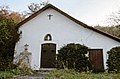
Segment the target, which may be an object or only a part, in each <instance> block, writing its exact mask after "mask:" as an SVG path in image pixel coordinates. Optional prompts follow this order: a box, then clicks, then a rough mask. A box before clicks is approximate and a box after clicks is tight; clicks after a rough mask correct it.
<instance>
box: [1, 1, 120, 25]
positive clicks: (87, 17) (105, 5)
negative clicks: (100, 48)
mask: <svg viewBox="0 0 120 79" xmlns="http://www.w3.org/2000/svg"><path fill="white" fill-rule="evenodd" d="M41 1H42V2H43V1H47V0H0V6H3V5H8V6H9V8H10V10H13V11H19V12H23V11H26V10H28V8H27V6H28V5H29V4H30V3H40V2H41ZM49 1H50V3H51V4H53V5H55V6H56V7H58V8H59V9H61V10H63V11H65V12H66V13H68V14H69V15H71V16H73V17H75V18H76V19H78V20H80V21H82V22H84V23H86V24H88V25H98V24H99V25H104V24H105V22H104V21H105V20H106V19H107V17H108V16H109V15H110V14H111V13H112V12H116V11H118V10H119V9H120V0H49Z"/></svg>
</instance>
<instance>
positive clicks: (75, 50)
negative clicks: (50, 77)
mask: <svg viewBox="0 0 120 79" xmlns="http://www.w3.org/2000/svg"><path fill="white" fill-rule="evenodd" d="M87 52H88V47H86V46H84V45H80V44H74V43H70V44H67V45H66V46H64V47H62V48H61V49H60V50H59V51H58V55H57V61H58V62H57V63H58V64H57V68H67V69H75V70H77V71H87V70H88V69H89V60H88V57H86V55H85V54H87Z"/></svg>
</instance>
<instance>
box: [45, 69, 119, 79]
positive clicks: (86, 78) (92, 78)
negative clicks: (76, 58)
mask: <svg viewBox="0 0 120 79" xmlns="http://www.w3.org/2000/svg"><path fill="white" fill-rule="evenodd" d="M47 79H120V73H118V74H115V73H97V74H96V73H85V72H84V73H78V72H75V71H74V70H55V71H52V72H51V73H50V74H49V75H48V76H47Z"/></svg>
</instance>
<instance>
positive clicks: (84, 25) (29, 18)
mask: <svg viewBox="0 0 120 79" xmlns="http://www.w3.org/2000/svg"><path fill="white" fill-rule="evenodd" d="M48 8H52V9H54V10H56V11H58V12H59V13H61V14H62V15H64V16H65V17H67V18H69V19H70V20H72V21H74V22H75V23H77V24H79V25H81V26H83V27H85V28H88V29H90V30H93V31H95V32H97V33H100V34H102V35H105V36H107V37H109V38H112V39H114V40H116V41H118V42H120V38H118V37H116V36H113V35H111V34H108V33H105V32H103V31H101V30H98V29H96V28H93V27H92V26H88V25H87V24H85V23H83V22H81V21H79V20H77V19H75V18H73V17H72V16H70V15H68V14H67V13H65V12H63V11H62V10H60V9H58V8H57V7H55V6H53V5H52V4H50V3H49V4H47V5H46V6H44V7H43V8H41V9H40V10H38V11H37V12H35V13H34V14H32V15H31V16H29V17H28V18H26V19H25V20H23V21H22V22H20V23H19V24H17V28H19V27H20V26H22V25H23V24H25V23H26V22H28V21H29V20H31V19H32V18H34V17H36V16H37V15H39V14H40V13H42V12H43V11H45V10H46V9H48Z"/></svg>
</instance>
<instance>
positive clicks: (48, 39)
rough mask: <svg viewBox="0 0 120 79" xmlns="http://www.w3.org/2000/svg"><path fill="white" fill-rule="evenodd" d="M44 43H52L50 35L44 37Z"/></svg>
mask: <svg viewBox="0 0 120 79" xmlns="http://www.w3.org/2000/svg"><path fill="white" fill-rule="evenodd" d="M44 41H52V36H51V35H50V34H47V35H45V37H44Z"/></svg>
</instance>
